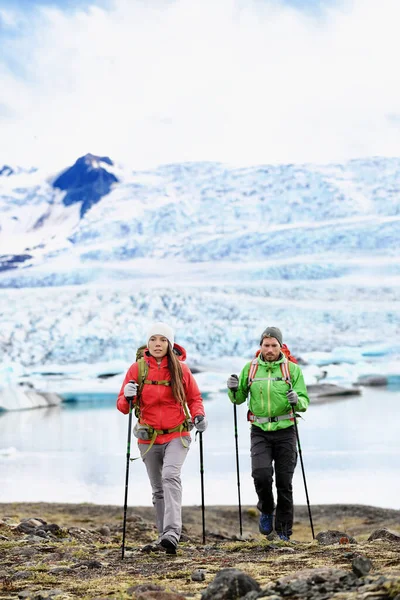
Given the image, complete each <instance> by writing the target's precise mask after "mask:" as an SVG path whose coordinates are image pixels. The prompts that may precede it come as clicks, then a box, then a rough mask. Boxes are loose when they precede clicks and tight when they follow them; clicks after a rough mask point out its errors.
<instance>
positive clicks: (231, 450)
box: [0, 388, 400, 509]
mask: <svg viewBox="0 0 400 600" xmlns="http://www.w3.org/2000/svg"><path fill="white" fill-rule="evenodd" d="M205 406H206V411H207V416H208V420H209V427H208V429H207V431H206V433H205V434H204V437H203V441H204V471H205V474H204V483H205V502H206V505H207V504H210V505H212V504H235V503H236V502H237V480H236V458H235V438H234V430H233V407H232V405H231V404H230V402H229V401H228V399H227V397H226V395H225V394H223V393H218V394H212V395H210V397H209V399H208V400H207V401H206V403H205ZM399 407H400V390H398V389H397V390H393V391H390V390H389V389H388V388H375V389H374V388H364V389H363V394H362V395H361V396H354V397H347V398H343V399H340V400H336V401H334V402H330V403H324V404H311V405H310V407H309V410H308V411H307V413H305V415H304V420H301V421H300V423H299V433H300V441H301V447H302V451H303V460H304V466H305V472H306V477H307V484H308V492H309V498H310V502H311V504H323V503H324V504H325V503H328V504H329V503H352V504H353V503H356V504H368V505H376V506H381V507H388V508H397V509H400V476H399V459H400V435H399V414H400V410H399ZM237 413H238V439H239V461H240V473H241V487H240V489H241V499H242V504H250V505H254V504H255V503H256V496H255V492H254V489H253V482H252V478H251V474H250V458H249V428H248V423H247V422H246V420H245V418H246V417H245V415H246V408H245V405H242V406H240V407H238V409H237ZM127 426H128V418H127V417H126V416H124V415H122V414H121V413H120V412H119V411H117V410H116V408H115V397H113V396H112V395H111V396H110V397H109V398H108V399H104V398H103V400H101V401H100V400H99V399H96V398H93V399H92V400H91V401H87V402H81V403H77V404H74V403H64V404H63V405H62V406H60V407H53V408H49V409H35V410H29V411H19V412H12V413H11V412H9V413H2V414H0V502H11V501H16V502H23V501H47V502H92V503H96V504H117V505H118V504H121V505H122V504H123V498H124V483H125V468H126V446H127ZM192 437H193V441H192V444H191V449H190V452H189V455H188V458H187V460H186V463H185V465H184V468H183V472H182V479H183V486H184V495H183V503H184V504H186V505H199V504H200V502H201V495H200V494H201V488H200V474H199V470H200V467H199V465H200V462H199V443H198V440H195V438H194V435H192ZM133 440H134V442H133V445H132V456H138V451H137V447H136V443H135V439H134V438H133ZM294 499H295V503H296V504H305V493H304V485H303V479H302V474H301V469H300V464H298V466H297V469H296V473H295V480H294ZM129 504H130V505H131V506H134V505H137V506H143V505H151V491H150V486H149V483H148V480H147V476H146V473H145V468H144V465H143V463H142V462H141V460H137V461H133V462H132V463H131V466H130V482H129Z"/></svg>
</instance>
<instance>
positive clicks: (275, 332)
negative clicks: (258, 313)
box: [260, 327, 282, 346]
mask: <svg viewBox="0 0 400 600" xmlns="http://www.w3.org/2000/svg"><path fill="white" fill-rule="evenodd" d="M266 337H273V338H275V339H276V340H278V342H279V345H280V346H282V331H281V330H280V329H278V327H267V328H266V329H265V330H264V331H263V332H262V334H261V339H260V346H261V344H262V341H263V339H264V338H266Z"/></svg>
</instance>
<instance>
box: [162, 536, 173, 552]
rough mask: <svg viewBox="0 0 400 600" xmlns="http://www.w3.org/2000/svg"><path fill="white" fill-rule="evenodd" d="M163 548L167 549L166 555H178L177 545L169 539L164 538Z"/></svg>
mask: <svg viewBox="0 0 400 600" xmlns="http://www.w3.org/2000/svg"><path fill="white" fill-rule="evenodd" d="M160 544H161V546H162V547H163V548H165V553H166V554H176V543H175V542H173V541H172V540H170V539H168V538H162V540H161V542H160Z"/></svg>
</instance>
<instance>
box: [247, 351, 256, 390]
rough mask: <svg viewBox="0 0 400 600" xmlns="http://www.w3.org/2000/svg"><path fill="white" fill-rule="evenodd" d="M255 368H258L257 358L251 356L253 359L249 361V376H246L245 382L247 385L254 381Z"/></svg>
mask: <svg viewBox="0 0 400 600" xmlns="http://www.w3.org/2000/svg"><path fill="white" fill-rule="evenodd" d="M257 369H258V359H257V357H256V358H253V360H252V361H251V363H250V369H249V376H248V378H247V383H248V385H249V387H250V386H251V384H252V383H253V381H254V378H255V376H256V373H257Z"/></svg>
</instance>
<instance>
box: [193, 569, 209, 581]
mask: <svg viewBox="0 0 400 600" xmlns="http://www.w3.org/2000/svg"><path fill="white" fill-rule="evenodd" d="M191 578H192V581H204V580H205V578H206V572H205V571H204V569H197V570H196V571H193V573H192V575H191Z"/></svg>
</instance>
